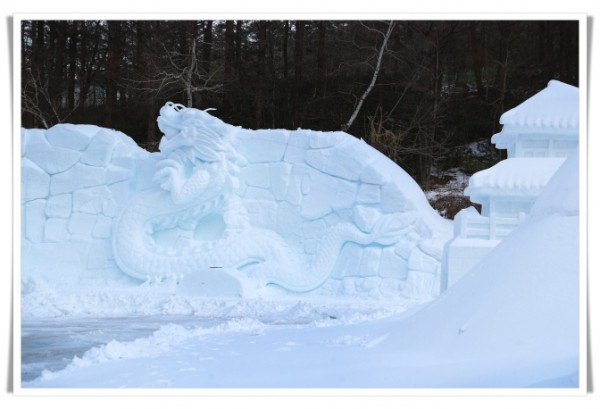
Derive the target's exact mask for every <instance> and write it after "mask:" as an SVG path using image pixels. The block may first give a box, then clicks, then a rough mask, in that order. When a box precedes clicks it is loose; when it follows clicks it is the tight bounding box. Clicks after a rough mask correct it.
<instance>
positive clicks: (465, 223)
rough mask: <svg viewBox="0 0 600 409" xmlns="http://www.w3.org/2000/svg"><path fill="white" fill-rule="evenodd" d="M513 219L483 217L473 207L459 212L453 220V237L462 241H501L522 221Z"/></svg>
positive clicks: (520, 218) (521, 218) (516, 218)
mask: <svg viewBox="0 0 600 409" xmlns="http://www.w3.org/2000/svg"><path fill="white" fill-rule="evenodd" d="M523 218H524V215H522V214H521V215H519V216H515V217H499V216H495V215H493V216H491V217H485V216H482V215H480V214H479V213H478V212H477V210H476V209H475V208H474V207H469V208H467V209H463V210H461V211H460V212H459V213H458V214H457V215H456V217H455V218H454V236H455V237H460V238H462V239H481V240H501V239H503V238H504V237H506V236H507V235H508V234H509V233H510V232H511V231H513V230H514V228H515V227H517V225H518V224H519V223H521V221H522V220H523Z"/></svg>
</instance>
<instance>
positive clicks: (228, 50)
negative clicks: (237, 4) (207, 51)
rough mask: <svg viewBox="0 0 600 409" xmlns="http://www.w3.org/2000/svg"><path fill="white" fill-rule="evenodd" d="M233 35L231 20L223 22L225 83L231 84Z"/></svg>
mask: <svg viewBox="0 0 600 409" xmlns="http://www.w3.org/2000/svg"><path fill="white" fill-rule="evenodd" d="M234 40H235V37H234V34H233V20H227V21H225V81H227V82H231V77H232V73H233V63H234V60H233V47H234Z"/></svg>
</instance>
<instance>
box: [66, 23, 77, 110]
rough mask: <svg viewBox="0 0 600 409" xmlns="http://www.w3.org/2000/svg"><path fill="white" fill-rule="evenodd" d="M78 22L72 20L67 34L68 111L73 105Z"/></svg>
mask: <svg viewBox="0 0 600 409" xmlns="http://www.w3.org/2000/svg"><path fill="white" fill-rule="evenodd" d="M78 24H79V23H78V22H77V21H74V22H73V27H72V28H71V34H70V35H69V82H68V86H67V88H68V90H67V108H68V110H69V112H71V111H72V110H73V108H74V107H75V73H76V70H77V36H78Z"/></svg>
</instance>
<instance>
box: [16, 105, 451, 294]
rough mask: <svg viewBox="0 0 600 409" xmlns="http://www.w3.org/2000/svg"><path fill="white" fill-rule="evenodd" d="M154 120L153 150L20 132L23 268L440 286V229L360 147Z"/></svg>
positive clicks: (316, 285)
mask: <svg viewBox="0 0 600 409" xmlns="http://www.w3.org/2000/svg"><path fill="white" fill-rule="evenodd" d="M158 125H159V128H160V129H161V131H162V132H163V133H164V137H163V138H162V140H161V142H160V145H159V149H160V152H155V153H149V152H147V151H145V150H143V149H141V148H139V147H138V146H137V145H136V144H135V143H134V142H133V141H132V140H131V139H130V138H129V137H127V136H126V135H123V134H121V133H119V132H116V131H112V130H107V129H102V128H99V127H95V126H91V125H57V126H55V127H53V128H51V129H49V130H47V131H41V130H31V131H25V130H24V131H23V165H22V169H23V199H22V200H23V202H22V203H23V214H24V225H23V239H24V241H23V243H24V244H23V254H24V258H23V268H24V274H45V275H48V274H56V275H60V277H62V278H63V279H64V280H65V282H68V281H70V280H74V279H78V278H77V277H81V276H82V274H83V275H87V276H89V277H90V279H91V280H96V279H97V278H94V277H98V276H105V277H107V275H109V276H110V275H112V276H115V275H118V274H122V273H123V272H124V273H126V275H128V276H130V277H133V278H134V279H137V280H142V281H144V282H160V281H164V280H165V279H166V278H175V279H176V281H177V282H180V283H181V286H182V287H183V286H185V285H186V283H190V277H191V278H194V277H196V278H199V279H203V277H209V276H210V277H211V280H217V281H218V280H223V282H228V283H232V282H233V283H239V284H240V286H241V287H242V291H241V292H242V293H244V294H251V293H252V289H260V288H267V287H268V286H269V287H270V286H271V285H274V286H275V287H277V288H281V289H284V290H286V291H291V292H307V291H318V292H320V293H323V294H329V295H338V294H339V295H344V294H352V295H363V294H364V295H370V296H377V297H379V296H382V295H393V294H402V295H405V296H411V297H421V296H431V295H435V294H437V293H438V292H439V271H440V260H441V255H442V247H443V244H444V242H445V241H446V240H447V238H448V237H449V235H450V224H449V223H447V222H446V221H444V220H443V219H441V217H439V216H438V215H437V213H436V212H435V211H434V210H433V209H431V207H430V206H429V204H428V203H427V200H426V198H425V196H424V194H423V192H422V191H421V190H420V188H419V187H418V185H417V184H416V183H415V182H414V181H413V180H412V179H411V178H410V177H409V176H408V175H407V174H406V173H405V172H404V171H403V170H402V169H400V168H399V167H398V166H397V165H396V164H394V163H393V162H391V161H390V160H389V159H388V158H386V157H385V156H383V155H382V154H380V153H379V152H378V151H376V150H375V149H373V148H371V147H370V146H368V145H367V144H366V143H364V142H363V141H360V140H358V139H356V138H354V137H352V136H350V135H348V134H346V133H344V132H317V131H310V130H302V129H299V130H295V131H289V130H247V129H242V128H240V127H235V126H231V125H228V124H226V123H224V122H223V121H221V120H220V119H218V118H216V117H214V116H212V115H211V114H210V113H209V112H207V111H201V110H197V109H192V108H185V107H183V106H182V105H179V104H174V103H170V102H169V103H167V104H166V105H165V106H164V107H162V109H161V110H160V116H159V117H158ZM166 281H169V282H172V281H173V280H166ZM247 290H248V291H247ZM228 294H229V293H228Z"/></svg>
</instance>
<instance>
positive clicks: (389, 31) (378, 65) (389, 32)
mask: <svg viewBox="0 0 600 409" xmlns="http://www.w3.org/2000/svg"><path fill="white" fill-rule="evenodd" d="M394 26H395V22H394V21H390V22H389V24H388V28H387V31H386V32H385V33H383V32H381V31H379V30H376V31H377V32H378V33H379V34H381V35H382V36H383V43H382V44H381V47H380V48H379V52H378V54H377V63H376V65H375V70H374V71H373V77H372V78H371V83H370V84H369V86H368V87H367V89H366V90H365V92H363V94H362V95H361V96H360V98H359V99H358V102H357V103H356V106H355V107H354V111H353V112H352V115H350V119H348V122H346V123H345V124H344V125H342V130H344V131H347V130H348V129H350V127H351V126H352V124H353V123H354V120H355V119H356V117H357V116H358V113H359V112H360V109H361V108H362V106H363V103H364V102H365V99H366V98H367V97H368V96H369V94H370V93H371V91H372V90H373V87H374V86H375V83H376V82H377V77H378V76H379V70H380V69H381V61H382V60H383V54H384V53H385V49H386V48H387V43H388V41H389V39H390V36H391V35H392V31H393V30H394ZM371 30H375V29H371Z"/></svg>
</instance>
